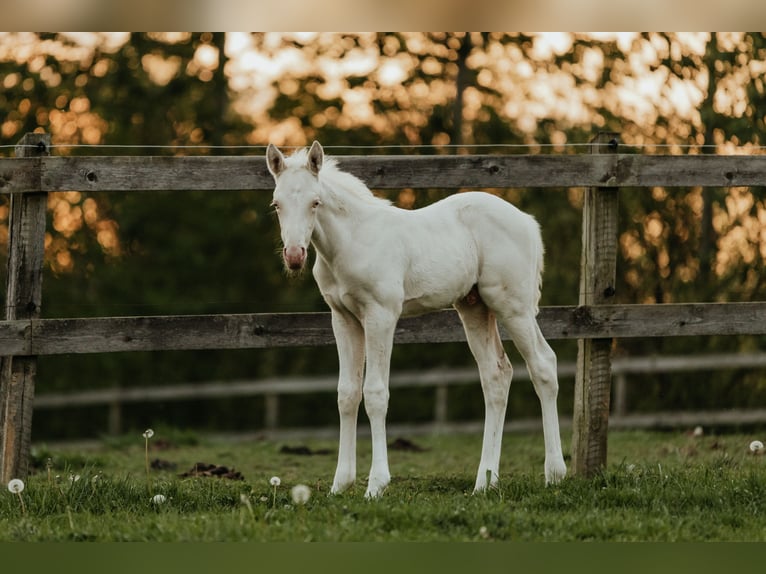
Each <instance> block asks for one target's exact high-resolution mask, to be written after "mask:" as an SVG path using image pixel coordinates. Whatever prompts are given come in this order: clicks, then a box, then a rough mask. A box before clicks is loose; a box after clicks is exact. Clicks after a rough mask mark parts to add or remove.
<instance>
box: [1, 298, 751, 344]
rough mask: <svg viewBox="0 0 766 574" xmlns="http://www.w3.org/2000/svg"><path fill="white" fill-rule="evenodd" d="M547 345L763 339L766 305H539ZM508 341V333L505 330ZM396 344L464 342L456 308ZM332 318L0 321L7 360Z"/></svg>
mask: <svg viewBox="0 0 766 574" xmlns="http://www.w3.org/2000/svg"><path fill="white" fill-rule="evenodd" d="M538 323H539V324H540V328H541V330H542V332H543V335H545V337H546V338H547V339H603V338H630V337H681V336H703V335H734V334H738V335H743V334H744V335H763V334H766V302H754V303H680V304H658V305H598V306H590V307H588V306H581V307H542V308H541V309H540V314H539V315H538ZM501 335H502V336H503V339H504V340H508V336H507V334H506V333H505V332H504V331H502V329H501ZM394 336H395V342H396V343H399V344H402V343H452V342H462V341H465V332H464V331H463V328H462V325H461V323H460V319H459V317H458V315H457V313H456V312H455V311H454V310H447V309H445V310H443V311H437V312H435V313H429V314H427V315H421V316H418V317H405V318H402V319H400V320H399V323H398V325H397V328H396V332H395V335H394ZM334 344H335V338H334V336H333V332H332V325H331V321H330V314H329V313H242V314H232V315H172V316H148V317H99V318H90V319H27V320H14V321H0V348H2V349H3V353H5V354H8V355H17V356H24V355H62V354H70V353H71V354H86V353H120V352H130V351H183V350H202V349H263V348H272V347H315V346H322V345H334Z"/></svg>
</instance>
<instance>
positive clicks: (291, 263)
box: [282, 246, 306, 271]
mask: <svg viewBox="0 0 766 574" xmlns="http://www.w3.org/2000/svg"><path fill="white" fill-rule="evenodd" d="M282 257H283V258H284V260H285V265H287V268H288V269H290V270H291V271H298V270H299V269H302V268H303V265H304V263H306V248H305V247H297V246H292V247H285V248H284V249H283V250H282Z"/></svg>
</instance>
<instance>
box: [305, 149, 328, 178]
mask: <svg viewBox="0 0 766 574" xmlns="http://www.w3.org/2000/svg"><path fill="white" fill-rule="evenodd" d="M323 160H324V150H323V149H322V146H321V145H319V142H318V141H316V140H314V143H313V144H311V149H310V150H309V160H308V168H309V171H310V172H311V173H313V174H314V175H319V170H320V169H322V161H323Z"/></svg>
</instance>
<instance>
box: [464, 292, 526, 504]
mask: <svg viewBox="0 0 766 574" xmlns="http://www.w3.org/2000/svg"><path fill="white" fill-rule="evenodd" d="M455 308H456V309H457V311H458V313H459V315H460V319H461V321H462V322H463V327H464V328H465V334H466V338H467V340H468V346H469V347H470V349H471V352H472V353H473V356H474V358H475V359H476V364H477V365H478V367H479V376H480V377H481V388H482V391H483V392H484V408H485V415H484V416H485V418H484V438H483V441H482V447H481V462H480V463H479V470H478V472H477V474H476V485H475V487H474V492H476V491H481V490H484V489H486V488H487V486H489V485H494V484H495V483H496V482H497V478H498V471H499V466H500V447H501V443H502V440H503V426H504V423H505V410H506V406H507V404H508V390H509V389H510V386H511V377H512V376H513V368H512V367H511V362H510V361H509V360H508V356H507V355H506V354H505V349H503V343H502V341H501V339H500V333H498V330H497V321H495V316H494V315H493V314H492V313H491V312H490V311H489V309H488V308H487V306H486V305H485V304H484V303H483V302H482V301H481V299H478V298H477V297H474V296H469V297H467V298H466V299H463V300H462V301H460V302H458V303H456V304H455ZM487 474H489V481H490V482H489V485H488V484H487Z"/></svg>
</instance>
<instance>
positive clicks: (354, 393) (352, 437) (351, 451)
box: [330, 308, 364, 494]
mask: <svg viewBox="0 0 766 574" xmlns="http://www.w3.org/2000/svg"><path fill="white" fill-rule="evenodd" d="M332 328H333V333H334V334H335V341H336V344H337V346H338V362H339V366H340V369H339V376H338V414H339V415H340V439H339V441H338V466H337V468H336V469H335V478H334V479H333V482H332V489H331V491H330V492H331V493H333V494H337V493H339V492H342V491H343V490H345V489H347V488H348V487H349V486H351V485H352V484H354V480H355V479H356V421H357V416H358V413H359V403H360V402H361V401H362V377H363V376H364V331H362V326H361V324H360V323H359V321H357V319H356V317H354V316H353V315H351V314H349V313H348V312H347V311H342V310H340V309H335V308H333V309H332Z"/></svg>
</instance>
